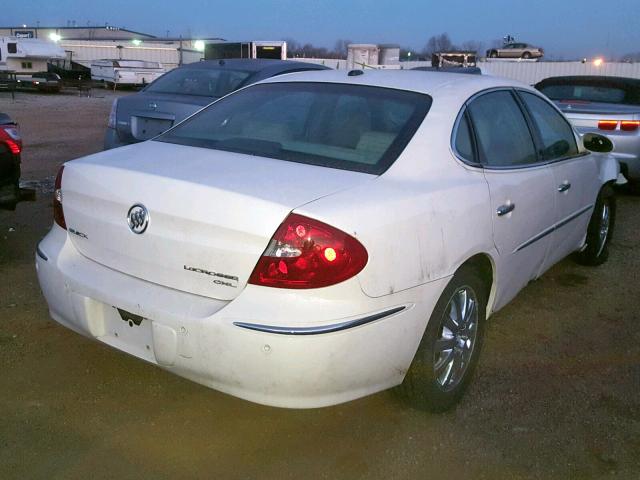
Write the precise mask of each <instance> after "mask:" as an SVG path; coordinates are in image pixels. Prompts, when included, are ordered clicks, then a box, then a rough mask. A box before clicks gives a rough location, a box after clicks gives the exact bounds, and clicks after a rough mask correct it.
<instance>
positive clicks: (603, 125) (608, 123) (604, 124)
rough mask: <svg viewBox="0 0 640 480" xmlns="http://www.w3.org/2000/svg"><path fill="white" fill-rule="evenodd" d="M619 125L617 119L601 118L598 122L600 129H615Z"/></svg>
mask: <svg viewBox="0 0 640 480" xmlns="http://www.w3.org/2000/svg"><path fill="white" fill-rule="evenodd" d="M617 126H618V121H617V120H600V121H599V122H598V128H599V129H600V130H615V129H616V127H617Z"/></svg>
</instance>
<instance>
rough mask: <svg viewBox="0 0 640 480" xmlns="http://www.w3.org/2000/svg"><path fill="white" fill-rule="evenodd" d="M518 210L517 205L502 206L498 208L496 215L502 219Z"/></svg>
mask: <svg viewBox="0 0 640 480" xmlns="http://www.w3.org/2000/svg"><path fill="white" fill-rule="evenodd" d="M515 208H516V204H515V203H509V204H507V205H500V206H499V207H498V209H497V210H496V213H497V214H498V216H499V217H502V216H503V215H506V214H507V213H510V212H513V210H514V209H515Z"/></svg>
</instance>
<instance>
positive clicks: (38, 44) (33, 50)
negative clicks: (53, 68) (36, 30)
mask: <svg viewBox="0 0 640 480" xmlns="http://www.w3.org/2000/svg"><path fill="white" fill-rule="evenodd" d="M64 58H65V52H64V50H63V49H62V48H60V47H59V46H58V45H57V44H55V43H54V42H49V41H45V40H38V39H36V38H18V37H0V70H7V71H10V72H15V73H16V74H18V75H20V74H23V75H29V76H30V75H31V74H33V73H35V72H46V71H47V63H48V62H49V61H50V60H64Z"/></svg>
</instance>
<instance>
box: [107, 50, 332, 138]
mask: <svg viewBox="0 0 640 480" xmlns="http://www.w3.org/2000/svg"><path fill="white" fill-rule="evenodd" d="M306 70H328V68H327V67H325V66H323V65H316V64H313V63H305V62H295V61H289V60H266V59H259V60H249V59H229V60H210V61H203V62H199V63H192V64H189V65H185V66H183V67H179V68H176V69H174V70H171V71H170V72H167V73H166V74H164V75H163V76H162V77H160V78H158V79H157V80H156V81H154V82H153V83H150V84H149V85H148V86H147V87H145V88H144V89H143V90H142V91H140V92H138V93H136V94H134V95H130V96H127V97H120V98H119V99H117V100H115V101H114V102H113V106H112V108H111V113H110V114H109V124H108V128H107V133H106V135H105V140H104V148H105V150H108V149H110V148H115V147H120V146H123V145H128V144H131V143H136V142H142V141H144V140H148V139H150V138H153V137H155V136H156V135H159V134H161V133H162V132H164V131H165V130H167V129H169V128H171V127H172V126H173V125H174V124H176V123H178V122H180V121H182V120H184V119H185V118H187V117H188V116H189V115H191V114H193V113H195V112H196V111H198V110H200V109H201V108H202V107H204V106H205V105H208V104H210V103H211V102H213V101H215V100H217V99H218V98H220V97H223V96H224V95H226V94H228V93H231V92H232V91H234V90H237V89H238V88H241V87H244V86H246V85H250V84H252V83H255V82H257V81H259V80H264V79H265V78H269V77H275V76H276V75H283V74H285V73H293V72H302V71H306Z"/></svg>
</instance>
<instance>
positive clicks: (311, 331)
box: [233, 306, 407, 335]
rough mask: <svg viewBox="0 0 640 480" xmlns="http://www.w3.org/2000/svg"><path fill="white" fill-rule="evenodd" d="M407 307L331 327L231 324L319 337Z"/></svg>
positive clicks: (287, 333) (257, 330) (279, 332)
mask: <svg viewBox="0 0 640 480" xmlns="http://www.w3.org/2000/svg"><path fill="white" fill-rule="evenodd" d="M406 308H407V307H406V306H402V307H395V308H392V309H391V310H386V311H384V312H380V313H374V314H373V315H369V316H367V317H363V318H358V319H356V320H349V321H347V322H341V323H333V324H331V325H322V326H317V327H280V326H275V325H259V324H255V323H245V322H233V324H234V325H235V326H236V327H240V328H246V329H247V330H254V331H256V332H265V333H276V334H279V335H319V334H323V333H333V332H339V331H341V330H347V329H349V328H355V327H359V326H361V325H365V324H367V323H371V322H375V321H376V320H380V319H381V318H384V317H388V316H390V315H393V314H395V313H398V312H401V311H403V310H405V309H406Z"/></svg>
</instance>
